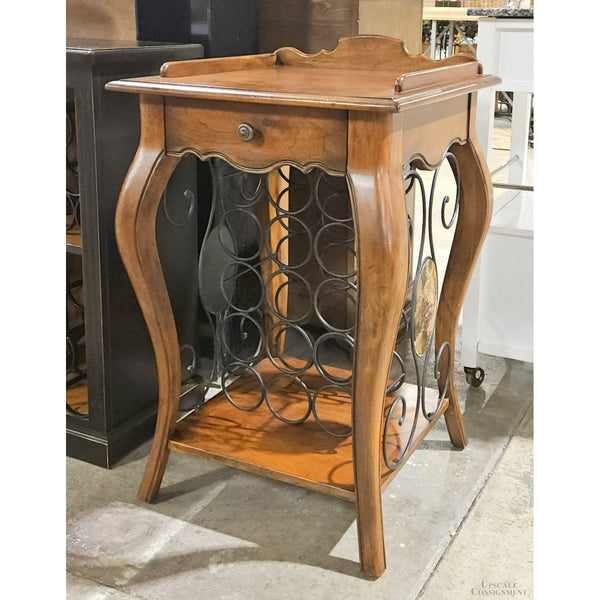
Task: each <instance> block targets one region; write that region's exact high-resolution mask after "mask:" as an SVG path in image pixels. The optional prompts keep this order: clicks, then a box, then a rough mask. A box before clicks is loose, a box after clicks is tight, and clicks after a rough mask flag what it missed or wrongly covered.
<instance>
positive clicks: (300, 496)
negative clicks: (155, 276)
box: [67, 355, 533, 600]
mask: <svg viewBox="0 0 600 600" xmlns="http://www.w3.org/2000/svg"><path fill="white" fill-rule="evenodd" d="M481 366H483V367H484V368H485V370H486V380H485V382H484V384H483V386H482V387H481V388H479V389H469V388H468V387H467V385H466V383H465V381H464V376H462V375H461V374H460V371H459V368H460V367H459V365H458V364H457V387H458V388H459V392H460V395H461V398H462V399H463V400H464V416H465V421H466V426H467V431H468V434H469V438H470V444H469V446H468V447H467V449H465V450H464V451H462V452H461V451H456V450H454V449H453V448H452V446H451V445H450V443H449V441H448V437H447V434H446V431H445V428H444V425H443V422H442V423H438V425H437V426H436V428H435V429H434V430H433V431H432V432H431V434H430V435H429V436H428V438H427V439H426V440H425V441H424V442H423V444H422V445H421V447H420V448H419V449H418V450H417V451H416V452H415V453H414V454H413V455H412V457H411V459H410V461H409V462H408V464H407V465H406V466H405V467H404V468H403V469H402V470H401V472H400V473H399V474H398V475H397V477H396V478H395V479H394V481H393V483H392V484H391V485H390V486H389V487H388V489H387V490H386V491H385V492H384V494H383V509H384V527H385V537H386V555H387V570H386V572H385V573H384V574H383V576H382V577H381V578H380V579H378V580H377V581H374V582H373V581H367V580H365V579H362V578H361V577H360V573H359V566H358V550H357V541H356V523H355V520H354V512H353V506H352V505H351V504H350V503H347V502H345V501H343V500H338V499H335V498H330V497H328V496H324V495H322V494H318V493H316V492H310V491H307V490H304V489H301V488H297V487H295V486H291V485H288V484H284V483H280V482H276V481H271V480H268V479H264V478H261V477H259V476H254V475H250V474H247V473H243V472H240V471H236V470H234V469H230V468H227V467H223V466H220V465H217V464H215V463H212V462H209V461H206V460H201V459H197V458H192V457H187V456H184V455H181V454H175V453H173V454H172V455H171V457H170V460H169V464H168V467H167V472H166V475H165V479H164V482H163V486H162V488H161V491H160V494H159V497H158V501H157V502H156V503H155V504H152V505H145V504H143V503H141V502H139V501H138V500H137V499H136V489H137V486H138V484H139V481H140V478H141V475H142V471H143V468H144V464H145V457H146V454H147V452H148V448H149V444H145V445H144V446H142V447H141V448H139V449H138V450H136V451H135V452H133V453H132V454H130V455H129V456H128V457H127V458H125V459H124V460H123V461H122V462H121V463H120V464H118V465H117V466H116V467H115V468H114V469H112V470H110V471H106V470H103V469H100V468H97V467H93V466H91V465H88V464H86V463H83V462H80V461H76V460H72V459H68V460H67V571H68V574H67V597H68V598H69V599H70V600H75V599H77V600H92V599H94V600H101V599H115V600H126V599H133V598H138V599H139V598H143V599H147V600H167V599H168V600H171V599H174V598H181V599H185V600H194V599H196V598H202V599H203V600H212V599H220V598H227V599H228V600H236V599H238V598H239V599H242V598H243V599H244V600H248V599H257V600H258V599H260V600H262V599H265V600H268V599H273V600H275V599H277V600H283V599H286V598H289V599H294V600H301V599H303V598H307V599H308V598H310V599H311V600H313V599H314V600H316V599H320V598H322V599H327V600H335V599H337V598H344V599H348V598H352V599H360V598H365V599H366V598H368V599H370V600H374V599H378V598H382V599H383V598H385V599H386V600H389V599H392V598H393V599H398V600H412V599H417V598H418V599H419V600H458V599H463V598H471V597H474V596H483V595H488V594H489V593H490V592H493V591H494V590H500V589H506V588H510V589H512V590H514V592H513V593H512V594H511V595H516V596H520V597H532V596H533V584H532V545H533V542H532V445H533V441H532V402H533V366H532V365H531V364H529V363H521V362H517V361H512V360H508V359H503V358H497V357H491V356H486V355H481ZM486 592H487V593H486Z"/></svg>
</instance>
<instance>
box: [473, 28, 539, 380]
mask: <svg viewBox="0 0 600 600" xmlns="http://www.w3.org/2000/svg"><path fill="white" fill-rule="evenodd" d="M477 41H478V45H477V58H478V60H479V61H480V62H481V63H482V65H483V69H484V72H485V73H493V74H494V75H499V76H500V77H501V78H502V83H501V84H499V85H498V86H496V87H494V88H487V89H485V90H482V91H480V92H479V94H478V98H477V136H478V138H479V141H480V144H481V146H482V149H483V152H484V154H485V155H486V157H487V158H488V161H489V156H490V150H491V145H492V132H493V127H494V109H495V93H496V91H499V90H501V91H505V92H513V110H512V126H511V141H510V160H511V162H510V164H509V166H508V167H507V168H508V169H509V171H508V184H509V185H512V186H514V188H513V189H507V190H506V191H504V193H502V194H501V195H499V196H498V197H497V198H496V199H495V201H494V210H493V215H494V216H493V218H492V223H491V227H490V231H489V234H488V237H487V239H486V241H485V243H484V246H483V249H482V253H481V257H480V260H479V263H478V265H477V267H476V269H475V272H474V274H473V277H472V279H471V285H470V287H469V290H468V293H467V297H466V298H465V304H464V308H463V331H462V350H461V361H462V363H463V366H464V367H465V370H466V371H467V373H468V378H470V380H471V383H473V384H474V385H479V384H480V383H481V376H482V373H481V372H479V371H475V370H474V369H476V367H478V362H477V353H478V352H484V353H486V354H494V355H496V356H504V357H507V358H514V359H518V360H526V361H533V198H534V194H533V192H532V191H523V190H522V189H520V188H522V187H524V184H525V181H526V171H527V155H528V152H527V150H528V141H529V123H530V115H531V102H532V94H533V19H506V18H481V19H480V20H479V24H478V40H477ZM525 187H527V186H525Z"/></svg>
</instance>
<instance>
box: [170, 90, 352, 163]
mask: <svg viewBox="0 0 600 600" xmlns="http://www.w3.org/2000/svg"><path fill="white" fill-rule="evenodd" d="M165 114H166V117H167V118H166V123H167V135H166V143H167V150H168V152H170V153H179V152H182V151H184V150H185V149H187V148H194V149H196V150H197V151H198V154H199V155H200V156H201V157H202V158H205V157H207V156H221V157H226V158H227V159H228V160H229V162H231V163H232V164H233V165H234V166H239V167H244V168H246V169H250V170H267V169H268V168H270V167H272V166H273V165H275V164H281V163H284V162H289V163H291V164H293V165H294V166H298V167H302V166H306V165H319V166H323V167H327V168H328V169H329V170H331V171H336V172H344V171H345V168H346V119H347V117H346V113H345V112H344V111H325V110H321V109H311V108H301V107H287V108H283V107H278V106H269V107H265V106H260V105H257V104H242V103H227V104H223V103H220V102H211V101H207V102H203V103H202V105H201V106H199V105H198V103H197V102H194V101H193V100H188V99H185V98H166V99H165ZM241 123H248V124H250V125H251V126H252V127H253V128H254V129H255V132H256V133H255V136H254V139H252V140H251V141H249V142H243V141H241V140H240V138H239V136H238V133H237V128H238V125H240V124H241ZM307 131H310V132H311V135H310V136H308V135H306V132H307Z"/></svg>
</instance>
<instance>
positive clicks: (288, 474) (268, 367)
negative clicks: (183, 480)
mask: <svg viewBox="0 0 600 600" xmlns="http://www.w3.org/2000/svg"><path fill="white" fill-rule="evenodd" d="M286 360H289V362H290V363H292V362H293V360H292V359H286ZM256 369H257V371H258V372H259V373H260V374H261V376H262V378H263V381H264V380H269V378H270V377H274V376H275V375H276V374H277V370H276V368H275V367H274V366H273V365H272V364H271V363H270V362H269V361H268V360H265V361H263V362H262V363H260V364H259V365H258V366H257V367H256ZM328 371H330V372H331V373H332V374H334V375H335V376H338V377H344V376H347V374H348V373H347V371H343V370H341V369H334V368H328ZM281 379H282V380H283V382H285V381H287V385H286V384H285V383H283V384H282V385H281V386H278V388H277V389H276V390H275V391H272V388H270V392H269V400H270V402H271V403H272V405H273V406H275V407H277V408H278V409H279V410H280V411H281V413H283V415H284V416H285V417H286V418H289V419H295V418H296V419H297V418H300V417H301V416H302V415H303V414H304V413H305V412H306V409H307V398H306V395H305V393H303V392H300V388H299V387H298V388H296V389H291V387H290V385H289V382H290V381H291V380H286V378H284V377H282V378H281ZM302 379H303V381H304V382H305V383H306V385H307V386H308V388H309V389H318V388H319V387H321V386H322V385H324V383H325V381H324V380H323V379H322V378H321V376H320V375H319V374H318V373H317V371H316V369H315V368H314V367H313V368H311V369H310V370H309V371H307V372H305V373H303V374H302ZM253 381H254V378H253V377H248V378H246V377H242V378H240V379H239V380H238V381H236V382H235V383H234V384H232V385H231V386H230V387H229V388H228V390H229V393H230V394H231V396H232V398H233V399H234V400H235V401H236V402H238V403H239V404H241V405H247V406H250V405H253V404H256V402H257V399H258V397H259V396H258V395H257V393H256V389H255V386H254V385H253ZM402 390H403V392H404V395H405V397H406V401H407V413H406V414H407V416H408V417H407V419H406V422H405V424H404V426H403V427H401V428H396V429H394V430H393V432H392V434H391V435H390V438H389V443H390V444H391V445H393V444H394V442H395V441H396V440H397V439H400V438H401V439H402V440H404V442H406V440H407V439H408V436H409V433H410V426H411V425H412V420H411V418H410V417H411V415H413V414H414V407H415V401H416V387H415V386H412V385H409V384H404V387H403V388H402ZM428 392H429V394H428V396H427V397H428V399H429V401H430V402H433V403H435V402H437V400H435V398H437V391H433V390H428ZM392 401H393V397H389V398H388V399H387V402H386V404H387V406H389V405H390V404H391V402H392ZM318 402H319V404H318V409H317V410H318V414H319V419H320V420H322V421H324V422H325V423H327V425H328V426H329V427H333V426H336V425H337V426H347V425H349V424H350V422H351V419H350V412H351V402H350V398H349V396H347V395H344V394H341V395H335V394H331V395H329V396H327V397H322V398H321V397H320V399H319V401H318ZM446 404H447V401H446V402H445V404H444V406H443V407H442V411H441V412H443V410H445V406H446ZM428 406H431V404H429V405H428ZM440 416H441V413H440ZM434 424H435V421H434V422H432V423H429V422H427V421H426V420H425V419H424V418H421V419H420V421H419V422H418V424H417V428H416V432H415V436H414V438H413V439H414V441H420V440H421V439H422V438H423V437H424V436H425V435H426V433H427V432H428V431H429V430H430V429H431V427H433V425H434ZM414 447H416V444H415V446H414ZM414 447H413V449H414ZM169 448H170V449H171V450H176V451H178V452H183V453H185V454H192V455H195V456H200V457H203V458H209V459H212V460H215V461H218V462H221V463H224V464H226V465H229V466H232V467H235V468H238V469H242V470H244V471H249V472H251V473H258V474H260V475H264V476H267V477H271V478H273V479H277V480H279V481H285V482H287V483H292V484H295V485H300V486H302V487H307V488H309V489H313V490H317V491H320V492H324V493H326V494H331V495H333V496H337V497H339V498H344V499H347V500H353V499H354V472H353V466H352V437H351V436H348V437H345V438H339V437H334V436H331V435H329V434H328V433H326V432H325V431H324V430H323V429H322V428H321V427H320V425H319V424H318V423H316V422H315V420H314V419H313V418H312V416H311V417H309V418H308V419H307V421H305V422H304V423H302V424H301V425H288V424H286V423H283V422H281V421H279V420H278V419H277V418H276V417H274V416H273V415H272V414H271V412H270V411H269V409H268V407H267V406H266V405H265V404H264V403H263V405H261V406H260V407H259V408H257V409H256V410H253V411H242V410H240V409H238V408H236V407H234V406H233V405H232V404H231V403H230V402H229V401H228V400H227V399H226V398H225V396H224V394H223V393H221V394H219V395H218V396H216V397H215V398H213V399H212V400H210V401H208V402H207V403H206V404H205V405H204V406H203V407H202V408H201V409H199V410H197V411H196V412H194V413H192V414H191V415H189V416H188V417H186V418H185V419H184V420H182V421H180V422H179V423H178V424H177V426H176V428H175V432H174V434H173V437H172V438H171V440H170V442H169ZM411 451H412V450H411ZM411 451H409V452H407V454H406V455H405V459H404V460H407V459H408V457H409V456H410V454H411ZM390 455H391V457H392V458H393V457H394V450H393V448H392V449H391V452H390ZM396 473H398V469H396V470H395V471H393V472H390V471H389V470H388V469H387V468H385V467H382V486H386V485H388V484H389V481H390V480H391V478H392V477H393V476H394V475H396Z"/></svg>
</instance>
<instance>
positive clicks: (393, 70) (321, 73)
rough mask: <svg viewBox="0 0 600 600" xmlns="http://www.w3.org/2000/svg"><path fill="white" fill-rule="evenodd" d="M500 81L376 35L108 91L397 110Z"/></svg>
mask: <svg viewBox="0 0 600 600" xmlns="http://www.w3.org/2000/svg"><path fill="white" fill-rule="evenodd" d="M498 81H499V80H498V79H497V78H495V77H490V76H486V75H482V74H481V65H480V64H479V63H478V62H477V60H476V59H475V58H474V57H473V56H470V55H466V54H459V55H456V56H453V57H451V58H448V59H444V60H432V59H430V58H427V57H425V56H423V55H413V54H410V53H408V52H407V51H406V49H405V47H404V44H403V43H402V42H399V41H398V40H393V39H392V38H385V37H381V36H357V37H354V38H343V39H341V40H340V42H339V44H338V46H337V47H336V48H335V49H334V50H332V51H321V52H319V53H317V54H312V55H307V54H304V53H302V52H300V51H298V50H296V49H293V48H281V49H279V50H276V51H275V52H273V53H271V54H259V55H253V56H237V57H227V58H216V59H199V60H190V61H178V62H171V63H166V64H165V65H163V67H162V69H161V73H160V75H156V76H151V77H138V78H133V79H126V80H121V81H113V82H110V83H108V84H107V86H106V87H107V89H109V90H114V91H123V92H134V93H140V94H141V93H143V94H159V95H164V96H179V97H193V98H204V99H215V100H217V99H218V100H233V101H244V102H255V103H264V104H286V105H296V106H319V107H324V108H343V109H346V110H383V111H390V112H396V111H398V110H401V108H402V107H403V106H409V105H414V103H415V102H417V103H419V104H420V103H424V102H426V101H430V100H431V99H432V98H438V99H442V98H443V97H448V96H449V95H450V96H452V95H458V94H465V93H468V92H470V91H474V90H476V89H479V88H481V87H487V86H488V85H493V84H494V83H497V82H498Z"/></svg>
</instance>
